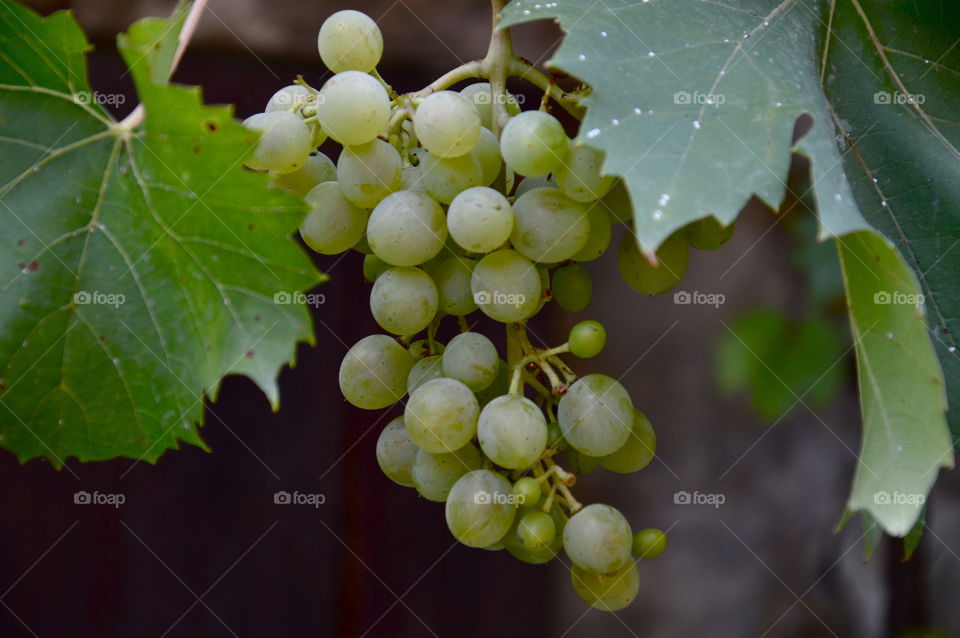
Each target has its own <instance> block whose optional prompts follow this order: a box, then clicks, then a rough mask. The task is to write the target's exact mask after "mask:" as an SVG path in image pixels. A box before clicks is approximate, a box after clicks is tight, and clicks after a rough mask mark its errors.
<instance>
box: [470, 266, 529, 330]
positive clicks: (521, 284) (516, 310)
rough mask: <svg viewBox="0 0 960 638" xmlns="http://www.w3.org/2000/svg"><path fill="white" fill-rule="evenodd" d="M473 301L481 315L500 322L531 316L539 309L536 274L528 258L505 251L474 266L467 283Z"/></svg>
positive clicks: (519, 319)
mask: <svg viewBox="0 0 960 638" xmlns="http://www.w3.org/2000/svg"><path fill="white" fill-rule="evenodd" d="M470 289H471V290H472V291H473V299H474V301H476V302H477V306H479V307H480V310H481V311H483V313H484V314H485V315H487V316H488V317H490V318H492V319H496V320H497V321H502V322H504V323H507V322H511V321H521V320H523V319H527V318H528V317H531V316H532V315H533V314H534V313H535V312H536V311H537V308H539V307H540V275H539V274H538V273H537V269H536V267H534V265H533V263H532V262H530V261H529V260H528V259H526V258H525V257H523V256H522V255H520V254H519V253H517V252H516V251H513V250H509V249H501V250H498V251H496V252H492V253H490V254H489V255H487V256H486V257H484V258H483V259H481V260H480V261H479V263H477V266H476V267H475V268H474V269H473V277H472V278H471V280H470Z"/></svg>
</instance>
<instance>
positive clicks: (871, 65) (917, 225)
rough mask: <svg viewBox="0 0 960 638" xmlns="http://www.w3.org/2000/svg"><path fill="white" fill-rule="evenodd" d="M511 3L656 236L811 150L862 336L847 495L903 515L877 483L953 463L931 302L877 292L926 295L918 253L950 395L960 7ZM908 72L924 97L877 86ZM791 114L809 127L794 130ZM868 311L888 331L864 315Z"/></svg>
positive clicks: (815, 191) (838, 1)
mask: <svg viewBox="0 0 960 638" xmlns="http://www.w3.org/2000/svg"><path fill="white" fill-rule="evenodd" d="M947 14H949V15H947ZM503 18H504V20H503V24H504V25H510V24H515V23H518V22H522V21H526V20H532V19H537V18H555V19H557V20H558V22H559V23H560V25H561V27H562V28H563V29H564V30H565V31H566V37H565V38H564V42H563V44H562V46H561V47H560V48H559V50H558V51H557V52H556V54H555V56H554V58H553V59H552V60H551V61H550V64H551V65H552V66H554V67H556V68H558V69H559V70H562V71H564V72H566V73H569V74H571V75H574V76H576V77H578V78H580V79H581V80H583V81H585V82H586V83H587V84H589V85H590V87H591V89H592V91H591V93H590V94H589V96H588V97H587V98H586V99H585V106H586V107H587V114H586V117H585V119H584V122H583V125H582V127H581V130H580V135H579V139H580V141H582V142H584V143H588V144H590V145H591V146H595V147H597V148H600V149H602V150H604V151H605V152H606V163H605V167H606V170H607V171H608V172H609V173H612V174H615V175H620V176H623V178H624V180H625V181H626V183H627V186H628V189H629V191H630V195H631V200H632V202H633V205H634V226H635V230H636V234H637V237H638V240H639V242H640V244H641V246H642V247H643V248H644V249H645V250H647V251H652V250H653V249H655V248H656V247H657V246H658V245H659V244H660V243H661V242H662V241H663V240H664V239H665V238H666V237H668V236H669V235H670V233H672V232H673V231H674V230H676V229H677V228H680V227H682V226H684V225H685V224H687V223H688V222H690V221H692V220H694V219H698V218H700V217H703V216H705V215H707V214H713V215H715V216H716V217H717V218H719V219H720V220H721V221H724V222H729V221H731V220H733V219H734V218H735V217H736V215H737V213H738V212H739V210H740V209H741V208H742V207H743V205H744V204H745V203H746V201H747V200H748V199H749V198H750V197H751V196H752V195H754V194H755V195H757V196H758V197H760V198H761V199H762V200H763V201H765V202H767V203H768V204H770V205H771V206H772V207H774V208H776V207H777V206H778V205H779V204H780V203H781V201H782V200H783V197H784V191H785V182H786V177H787V169H788V166H789V163H790V155H791V151H795V152H798V153H800V154H803V155H805V156H807V157H808V158H809V159H810V163H811V183H812V186H811V190H812V195H813V199H814V201H815V203H816V208H817V216H818V219H819V223H820V230H819V233H818V234H819V237H820V238H821V239H824V238H827V237H845V239H844V240H843V243H842V244H841V251H842V253H843V254H844V256H845V266H846V270H847V272H846V275H847V278H846V284H847V294H848V301H849V304H850V307H851V314H852V316H853V317H854V321H855V329H858V330H859V333H858V334H857V336H858V337H861V338H862V339H861V341H859V342H858V351H857V352H858V364H859V370H860V379H861V402H862V404H863V407H864V415H863V417H864V438H863V460H862V462H861V464H860V465H859V466H858V469H857V475H856V478H855V481H854V488H853V492H852V494H851V498H850V507H851V508H852V509H854V510H856V509H863V508H866V509H868V510H869V511H870V512H871V513H873V514H874V515H875V516H876V518H877V520H878V522H879V523H880V524H881V525H882V526H883V527H884V529H885V530H886V531H888V532H891V533H894V534H900V535H903V534H905V533H907V531H909V530H910V528H911V526H912V525H913V523H914V521H915V520H916V518H917V515H918V514H919V509H918V508H916V507H910V508H880V507H876V506H875V504H874V503H873V502H872V500H873V492H877V491H884V490H887V491H890V492H891V493H892V491H893V490H894V489H900V491H901V492H907V491H909V490H914V491H921V492H922V493H923V494H926V490H927V489H928V488H929V486H930V485H931V484H932V481H933V480H934V479H935V476H936V472H937V469H938V468H939V467H940V466H941V465H942V466H949V465H950V464H952V456H951V454H950V448H949V436H948V433H947V430H946V425H945V419H944V415H943V410H944V409H945V405H944V402H943V400H942V397H943V392H944V383H943V377H942V373H941V370H940V368H939V365H938V363H937V360H936V356H935V354H934V351H933V346H932V345H931V342H930V337H929V336H928V334H927V333H926V332H925V330H924V325H925V324H924V317H923V315H922V314H921V313H920V312H919V311H917V309H916V308H913V309H912V311H911V310H910V309H907V308H905V307H902V306H898V305H896V304H893V305H892V306H895V307H891V306H887V307H886V308H885V310H886V311H888V313H887V314H883V313H882V312H880V310H884V308H880V310H878V307H879V306H882V305H883V304H876V303H874V298H873V296H872V295H873V293H875V292H887V293H890V294H894V293H900V294H901V295H905V296H907V297H909V296H910V295H911V294H914V293H917V292H918V291H919V290H918V288H917V280H916V279H915V278H913V276H912V274H911V272H910V268H914V269H915V270H916V271H917V274H918V277H917V278H918V279H919V280H920V281H921V282H922V284H923V286H924V291H925V292H926V294H927V296H928V297H930V298H931V299H930V300H928V303H929V307H930V311H931V321H932V322H933V323H934V326H935V330H936V331H937V333H938V334H937V335H936V341H937V342H938V348H939V353H940V355H941V358H942V359H943V362H944V366H945V367H946V369H947V371H948V379H949V385H950V390H949V391H950V395H951V397H955V398H957V400H958V401H960V396H958V393H960V390H958V387H960V386H958V384H960V374H958V373H960V365H958V363H957V358H956V352H955V348H954V346H953V343H954V341H953V337H952V336H950V335H949V333H948V332H947V333H944V330H947V331H949V329H950V328H951V327H952V326H954V325H955V324H956V321H957V312H958V310H960V309H958V307H957V304H958V295H957V292H956V291H957V285H956V284H957V283H958V281H957V279H958V278H960V269H958V264H960V257H958V253H956V252H952V248H953V247H954V245H955V244H956V243H957V240H958V238H960V231H958V229H960V223H958V214H957V211H958V206H960V198H958V197H957V194H958V193H957V190H958V188H960V179H958V175H960V173H958V171H960V164H958V161H957V157H958V156H957V151H956V149H955V146H956V145H955V144H954V143H953V141H952V140H954V139H955V137H956V136H957V134H958V133H957V130H956V122H955V119H952V118H951V115H952V114H951V113H950V109H951V108H952V107H954V106H955V104H956V101H957V96H958V95H960V90H958V88H960V87H958V77H957V71H956V69H957V68H958V67H960V65H958V64H956V63H951V64H941V63H942V61H943V60H957V59H958V56H960V51H957V50H955V49H956V47H955V46H954V42H953V39H954V38H955V36H956V33H957V28H956V26H957V21H958V19H960V16H958V15H957V12H956V11H955V10H954V9H953V7H950V6H944V5H941V4H938V3H921V4H920V5H918V4H917V3H915V2H911V1H907V0H893V1H891V0H883V1H880V0H871V1H870V2H867V1H866V0H864V1H863V4H861V3H860V1H859V0H835V1H833V2H822V1H817V0H782V1H779V0H741V1H739V2H736V1H735V2H727V3H717V2H703V1H702V0H670V1H669V2H667V1H664V0H652V1H648V0H643V1H642V2H635V1H631V0H601V1H600V2H597V3H581V2H576V1H574V0H556V1H555V2H549V3H543V2H535V1H534V0H514V1H513V2H511V4H510V5H509V6H508V7H507V8H506V9H505V10H504V12H503ZM875 21H879V25H874V24H873V23H874V22H875ZM828 45H829V46H828ZM892 56H895V57H896V58H897V62H898V64H896V65H894V64H892V63H890V61H889V60H890V58H891V57H892ZM914 78H915V79H916V80H917V84H916V86H919V87H921V88H922V89H923V90H925V91H928V93H929V95H931V96H935V98H936V100H937V104H938V106H937V108H936V109H935V110H934V111H932V112H928V111H929V110H928V111H925V110H924V109H923V108H921V107H920V106H919V105H916V104H894V105H890V104H876V103H875V98H874V94H875V93H876V92H877V91H878V90H885V91H887V92H888V94H889V93H891V92H892V91H894V90H899V91H900V92H901V93H909V92H911V90H910V89H909V88H905V87H908V86H912V85H913V84H912V82H910V80H911V79H914ZM912 92H914V93H919V92H920V89H914V90H913V91H912ZM876 101H877V102H880V101H882V100H879V99H878V100H876ZM878 107H882V108H878ZM802 116H806V117H802ZM798 118H802V119H800V122H801V125H800V126H797V124H798ZM795 127H797V130H800V131H802V132H804V134H803V135H802V136H801V137H800V138H799V140H798V141H797V142H796V143H794V142H793V141H792V140H793V136H794V130H795ZM838 127H839V128H842V129H843V130H845V131H846V132H847V134H848V135H849V136H850V137H852V138H853V139H854V143H855V146H851V145H850V143H849V138H848V137H845V136H844V135H843V133H842V132H840V131H839V130H838ZM948 128H949V129H950V132H949V133H945V132H944V130H945V129H948ZM861 136H862V137H861ZM870 167H873V168H872V169H871V168H870ZM875 173H879V174H875ZM874 178H876V179H877V181H874ZM897 200H899V202H898V201H897ZM884 202H885V203H884ZM898 203H899V205H897V204H898ZM865 216H866V217H867V218H869V220H870V222H872V223H874V224H875V225H876V227H877V228H878V229H880V230H881V231H883V232H884V233H886V234H887V236H888V237H889V238H890V239H891V240H892V241H893V242H896V243H897V244H898V246H899V248H900V249H901V251H902V252H903V254H904V255H905V256H906V258H907V262H908V263H909V266H910V268H908V267H907V266H906V265H905V264H904V263H903V260H902V258H901V257H900V256H899V255H898V254H897V252H896V251H895V250H894V249H892V248H891V246H890V245H889V244H887V243H886V242H885V241H884V240H882V239H880V238H879V237H876V236H874V237H870V236H869V235H867V234H864V233H862V232H860V231H867V230H871V226H869V225H868V223H867V221H866V219H865ZM854 263H856V264H858V265H851V264H854ZM861 267H862V269H863V271H862V272H857V269H858V268H861ZM854 274H855V275H857V276H851V275H854ZM878 286H880V287H878ZM883 286H886V287H883ZM894 286H897V287H894ZM868 292H869V294H867V293H868ZM878 313H879V314H878ZM872 318H878V319H882V321H879V323H878V324H877V325H879V326H881V328H880V329H881V330H882V332H881V333H880V334H883V335H885V334H886V333H887V332H891V333H892V334H893V335H894V339H893V340H891V341H881V340H878V339H876V338H874V337H875V336H876V335H875V334H874V332H873V329H874V326H871V325H864V324H862V323H861V324H859V325H858V324H857V322H858V321H859V322H862V321H864V320H869V319H872ZM887 323H889V324H890V326H889V329H886V328H884V327H883V326H885V325H886V324H887ZM944 335H946V336H944ZM868 337H869V338H868ZM951 348H953V350H951ZM871 364H873V365H872V367H871V368H870V369H866V368H865V366H870V365H871ZM902 380H910V383H908V384H906V385H901V384H900V381H902ZM878 388H880V389H882V392H878ZM887 390H889V396H888V395H886V394H884V392H886V391H887ZM894 400H896V401H900V402H901V403H900V404H899V405H898V409H897V410H896V411H893V410H892V407H893V406H892V404H890V401H894ZM904 415H913V416H911V417H910V418H907V417H906V416H904ZM953 419H954V421H955V422H956V421H957V419H958V417H956V416H954V417H953ZM868 467H869V468H877V469H874V470H873V471H874V472H877V474H878V477H874V476H873V475H872V474H871V473H870V472H869V471H867V468H868ZM878 470H879V471H878ZM888 488H889V489H888ZM871 490H872V491H873V492H871ZM868 501H869V502H868Z"/></svg>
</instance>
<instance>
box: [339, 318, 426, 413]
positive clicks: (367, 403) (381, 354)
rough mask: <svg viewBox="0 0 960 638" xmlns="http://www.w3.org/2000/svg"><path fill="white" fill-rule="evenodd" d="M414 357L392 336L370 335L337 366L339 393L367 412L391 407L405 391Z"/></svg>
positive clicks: (355, 345) (354, 347)
mask: <svg viewBox="0 0 960 638" xmlns="http://www.w3.org/2000/svg"><path fill="white" fill-rule="evenodd" d="M412 367H413V357H411V356H410V353H409V352H407V350H406V349H405V348H404V347H403V346H401V345H400V344H399V343H397V342H396V340H394V339H393V338H391V337H388V336H386V335H370V336H369V337H364V338H363V339H361V340H360V341H358V342H357V343H356V344H354V346H353V347H352V348H350V350H349V351H348V352H347V354H346V356H344V358H343V362H342V363H341V364H340V391H341V392H343V396H344V398H346V400H347V401H349V402H350V403H352V404H353V405H355V406H357V407H358V408H364V409H366V410H379V409H380V408H385V407H387V406H389V405H393V404H394V403H396V402H397V401H399V400H400V398H401V397H402V396H403V395H404V393H405V392H406V389H407V375H408V374H409V373H410V368H412Z"/></svg>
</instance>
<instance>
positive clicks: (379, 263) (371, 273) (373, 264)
mask: <svg viewBox="0 0 960 638" xmlns="http://www.w3.org/2000/svg"><path fill="white" fill-rule="evenodd" d="M390 268H391V266H390V264H388V263H387V262H385V261H384V260H382V259H380V258H379V257H377V256H376V255H364V256H363V278H364V279H366V280H367V281H369V282H370V283H373V282H375V281H376V280H377V277H379V276H380V275H382V274H383V273H385V272H386V271H387V270H389V269H390Z"/></svg>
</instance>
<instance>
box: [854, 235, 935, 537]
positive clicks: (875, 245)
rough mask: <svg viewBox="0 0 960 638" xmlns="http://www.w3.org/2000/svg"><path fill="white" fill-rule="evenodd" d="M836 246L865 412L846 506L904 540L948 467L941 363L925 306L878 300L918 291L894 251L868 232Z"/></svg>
mask: <svg viewBox="0 0 960 638" xmlns="http://www.w3.org/2000/svg"><path fill="white" fill-rule="evenodd" d="M838 245H839V250H840V263H841V268H842V271H843V276H844V282H845V284H846V287H847V296H848V299H849V305H850V324H851V327H852V331H853V337H854V345H855V348H856V353H857V371H858V375H859V377H860V409H861V412H862V413H863V441H862V442H861V445H860V462H859V463H858V464H857V469H856V471H855V472H854V476H853V489H852V490H851V494H850V500H849V502H848V504H847V506H848V507H849V508H850V510H851V511H858V510H866V511H867V512H869V513H870V514H871V515H872V516H873V517H874V518H875V519H876V520H877V521H878V522H879V523H880V524H881V525H882V526H883V528H884V529H885V530H886V531H887V532H889V533H891V534H893V535H895V536H904V535H906V534H907V533H908V532H909V531H910V529H911V528H912V527H913V525H914V523H915V522H916V521H917V519H918V517H919V516H920V512H921V511H922V510H923V505H924V503H925V501H926V496H927V494H928V492H929V491H930V487H931V486H932V485H933V482H934V481H935V480H936V478H937V472H938V470H939V469H940V468H941V467H947V468H949V467H953V453H952V446H951V444H950V432H949V430H948V429H947V427H946V421H945V418H944V411H945V410H946V407H947V405H946V396H945V394H944V388H943V379H942V376H941V372H940V365H939V363H938V361H937V357H936V354H935V353H934V351H933V348H932V347H931V346H930V339H929V336H928V335H927V329H926V320H925V317H924V316H923V304H921V303H919V302H917V303H914V304H913V305H910V304H907V303H889V302H888V303H885V302H884V299H885V297H884V295H886V294H888V291H891V290H895V291H914V292H913V293H910V294H914V295H916V294H917V293H916V291H917V290H918V286H917V282H916V279H915V277H914V275H913V272H912V271H911V270H910V268H909V267H908V266H907V265H906V264H905V263H904V262H903V260H902V259H901V258H900V256H899V255H898V254H897V251H896V249H894V248H893V247H891V246H890V244H889V243H888V242H887V240H886V239H884V238H883V237H881V236H879V235H877V234H875V233H870V232H861V233H852V234H850V235H847V236H845V237H843V238H841V239H839V240H838ZM905 294H906V293H905ZM915 299H917V300H918V297H915Z"/></svg>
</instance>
